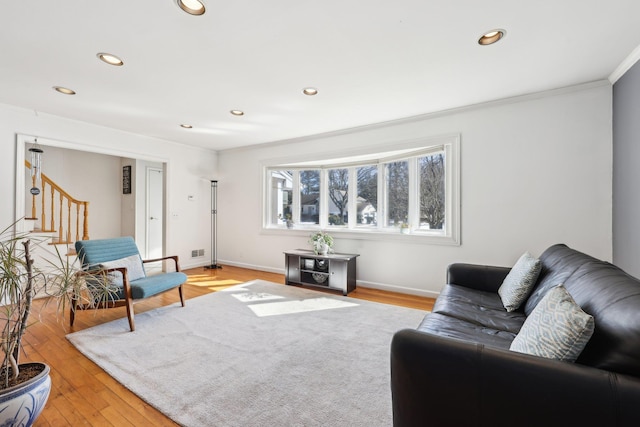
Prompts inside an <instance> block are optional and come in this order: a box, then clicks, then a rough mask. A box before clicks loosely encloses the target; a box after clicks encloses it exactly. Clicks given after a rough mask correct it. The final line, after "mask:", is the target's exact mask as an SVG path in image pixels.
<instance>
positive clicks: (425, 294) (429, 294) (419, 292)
mask: <svg viewBox="0 0 640 427" xmlns="http://www.w3.org/2000/svg"><path fill="white" fill-rule="evenodd" d="M218 264H220V265H223V266H224V265H230V266H233V267H240V268H248V269H250V270H258V271H266V272H268V273H276V274H284V273H285V271H284V268H271V267H264V266H261V265H255V264H248V263H240V262H234V261H224V260H221V261H220V260H219V261H218ZM205 265H209V263H208V262H207V263H205V264H200V265H198V266H196V267H203V266H205ZM189 268H193V267H189ZM356 286H359V287H362V288H371V289H379V290H382V291H390V292H398V293H401V294H408V295H417V296H421V297H427V298H437V297H438V295H440V293H439V292H432V291H425V290H422V289H414V288H407V287H404V286H397V285H389V284H386V283H377V282H367V281H364V280H357V281H356Z"/></svg>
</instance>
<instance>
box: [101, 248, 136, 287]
mask: <svg viewBox="0 0 640 427" xmlns="http://www.w3.org/2000/svg"><path fill="white" fill-rule="evenodd" d="M117 267H126V268H127V275H128V276H129V282H133V281H134V280H138V279H142V278H143V277H146V274H145V272H144V267H143V266H142V259H141V258H140V255H131V256H128V257H125V258H120V259H116V260H113V261H108V262H103V263H101V264H100V268H105V269H106V268H117ZM109 281H110V282H111V284H112V285H116V286H122V274H121V273H120V272H119V271H113V272H111V273H109Z"/></svg>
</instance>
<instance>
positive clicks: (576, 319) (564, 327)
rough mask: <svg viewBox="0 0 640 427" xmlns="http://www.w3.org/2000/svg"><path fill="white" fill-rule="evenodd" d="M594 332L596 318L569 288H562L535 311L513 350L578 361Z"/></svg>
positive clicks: (549, 295) (545, 299) (555, 289)
mask: <svg viewBox="0 0 640 427" xmlns="http://www.w3.org/2000/svg"><path fill="white" fill-rule="evenodd" d="M593 330H594V321H593V316H591V315H589V314H587V313H585V312H584V311H582V309H581V308H580V306H579V305H578V304H576V302H575V301H574V300H573V298H572V297H571V295H570V294H569V292H567V290H566V289H565V287H564V286H562V285H559V286H556V287H555V288H553V289H551V290H550V291H549V292H547V294H546V295H545V296H544V298H542V300H541V301H540V302H539V303H538V305H537V306H536V308H534V309H533V311H532V312H531V314H530V315H529V317H527V320H525V322H524V324H523V325H522V329H520V332H519V333H518V335H516V338H515V339H514V340H513V342H512V343H511V347H510V350H513V351H517V352H520V353H527V354H532V355H534V356H540V357H546V358H548V359H556V360H564V361H567V362H575V360H576V359H577V358H578V356H579V355H580V353H582V350H584V347H585V346H586V345H587V343H588V342H589V339H590V338H591V335H593Z"/></svg>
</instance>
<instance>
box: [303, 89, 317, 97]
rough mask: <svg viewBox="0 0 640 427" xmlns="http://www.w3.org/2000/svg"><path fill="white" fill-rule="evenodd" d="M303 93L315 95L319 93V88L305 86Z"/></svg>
mask: <svg viewBox="0 0 640 427" xmlns="http://www.w3.org/2000/svg"><path fill="white" fill-rule="evenodd" d="M302 93H304V94H305V95H309V96H313V95H317V94H318V89H316V88H315V87H305V88H304V89H302Z"/></svg>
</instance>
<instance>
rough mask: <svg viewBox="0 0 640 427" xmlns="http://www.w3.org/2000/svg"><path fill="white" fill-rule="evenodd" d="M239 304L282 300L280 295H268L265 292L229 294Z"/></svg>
mask: <svg viewBox="0 0 640 427" xmlns="http://www.w3.org/2000/svg"><path fill="white" fill-rule="evenodd" d="M231 295H232V296H233V297H234V298H235V299H237V300H238V301H240V302H255V301H269V300H272V299H283V298H284V297H282V296H280V295H273V294H268V293H265V292H243V293H239V294H231Z"/></svg>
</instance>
